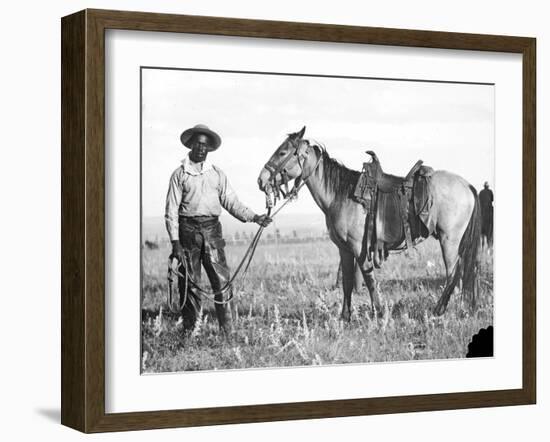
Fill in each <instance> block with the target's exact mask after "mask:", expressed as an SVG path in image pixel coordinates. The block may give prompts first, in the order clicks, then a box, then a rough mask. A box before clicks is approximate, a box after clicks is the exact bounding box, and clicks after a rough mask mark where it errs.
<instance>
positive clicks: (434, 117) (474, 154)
mask: <svg viewBox="0 0 550 442" xmlns="http://www.w3.org/2000/svg"><path fill="white" fill-rule="evenodd" d="M312 74H314V73H312ZM494 94H495V90H494V86H493V85H480V84H454V83H438V82H413V81H406V80H386V79H355V78H334V77H331V78H323V77H315V76H291V75H281V74H257V73H229V72H207V71H192V70H173V69H170V70H168V69H154V68H143V69H142V208H143V215H144V217H159V216H163V215H164V206H165V197H166V191H167V188H168V181H169V178H170V176H171V174H172V172H173V171H174V170H175V169H176V168H177V167H179V165H180V162H181V160H182V159H183V158H184V157H185V156H186V155H187V153H188V152H189V150H188V149H187V148H185V147H184V146H183V145H182V144H181V142H180V140H179V137H180V134H181V132H183V131H184V130H185V129H187V128H189V127H192V126H194V125H196V124H199V123H202V124H206V125H207V126H209V127H210V128H211V129H213V130H214V131H216V132H217V133H218V134H219V135H220V136H221V138H222V145H221V147H220V148H219V149H218V150H217V151H215V152H213V153H210V154H209V157H208V159H209V160H210V161H211V162H212V163H213V164H215V165H217V166H219V167H221V168H222V169H223V170H224V172H225V173H226V175H227V176H228V179H229V181H230V183H231V185H232V186H233V188H234V189H235V191H236V192H237V194H238V196H239V198H240V199H241V201H243V202H244V203H245V204H247V205H248V206H249V207H251V208H252V209H253V210H254V211H255V212H257V213H263V212H264V210H265V209H264V205H265V199H264V195H263V194H262V193H261V192H260V191H259V190H258V187H257V184H256V179H257V177H258V175H259V173H260V171H261V169H262V167H263V165H264V164H265V163H266V161H267V160H268V159H269V157H270V156H271V155H272V153H273V152H274V150H275V149H276V148H277V147H278V146H279V145H280V144H281V142H283V140H284V139H285V138H286V136H287V134H288V133H291V132H296V131H298V130H300V129H301V128H302V127H303V126H306V132H305V136H304V138H307V139H310V140H314V141H317V142H319V143H322V144H323V145H324V146H325V147H326V149H327V151H328V153H329V154H330V155H331V156H332V157H334V158H336V159H338V160H340V161H342V162H343V163H344V164H345V165H346V166H348V167H350V168H352V169H357V170H360V169H361V168H362V163H363V162H364V161H366V160H367V158H368V156H367V155H366V154H365V153H364V152H365V150H374V151H375V152H376V153H377V155H378V157H379V159H380V162H381V163H382V166H383V167H384V170H385V171H386V172H388V173H393V174H396V175H405V174H406V173H407V172H408V170H409V169H410V168H411V167H412V165H413V164H414V163H415V162H416V161H417V160H418V159H422V160H423V161H424V164H426V165H429V166H431V167H433V168H434V169H444V170H448V171H451V172H454V173H457V174H458V175H461V176H462V177H464V178H465V179H466V180H468V181H469V182H470V183H471V184H473V185H474V186H475V187H476V188H477V189H480V188H481V187H482V186H483V182H484V181H488V182H489V183H490V185H491V188H492V187H493V182H494V153H495V145H494V116H495V115H494V100H495V95H494ZM285 211H287V212H290V213H293V214H311V215H312V216H313V215H315V216H322V214H321V212H320V210H319V209H318V208H317V206H316V205H315V203H314V202H313V199H312V198H311V196H310V195H309V192H308V190H307V188H305V187H304V188H303V189H302V191H301V192H300V196H299V198H298V201H296V202H293V203H291V204H289V205H287V206H286V207H285ZM281 215H282V214H281ZM281 215H279V216H281ZM306 219H307V218H306Z"/></svg>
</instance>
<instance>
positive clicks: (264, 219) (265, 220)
mask: <svg viewBox="0 0 550 442" xmlns="http://www.w3.org/2000/svg"><path fill="white" fill-rule="evenodd" d="M252 221H253V222H255V223H256V224H259V225H260V226H262V227H267V226H269V225H270V224H271V221H273V220H272V219H271V218H270V217H269V216H267V215H254V218H253V219H252Z"/></svg>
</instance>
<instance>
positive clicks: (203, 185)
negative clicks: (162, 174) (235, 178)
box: [164, 156, 254, 241]
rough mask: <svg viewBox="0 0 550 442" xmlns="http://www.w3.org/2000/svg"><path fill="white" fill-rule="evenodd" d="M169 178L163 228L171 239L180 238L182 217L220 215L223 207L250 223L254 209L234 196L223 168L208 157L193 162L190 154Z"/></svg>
mask: <svg viewBox="0 0 550 442" xmlns="http://www.w3.org/2000/svg"><path fill="white" fill-rule="evenodd" d="M181 163H182V164H181V166H180V167H178V168H177V169H176V170H175V171H174V173H172V177H171V178H170V184H169V186H168V194H167V195H166V211H165V216H164V217H165V220H166V230H167V231H168V235H169V236H170V240H171V241H175V240H178V239H179V220H178V217H179V216H180V215H181V216H219V215H220V213H221V208H222V207H223V208H224V209H225V210H227V211H228V212H229V213H230V214H231V215H233V216H234V217H235V218H237V219H239V220H241V221H242V222H250V221H252V220H253V218H254V212H253V211H252V210H250V209H249V208H248V207H246V206H245V205H244V204H243V203H241V202H240V201H239V199H238V198H237V194H236V193H235V191H234V190H233V188H232V187H231V186H230V184H229V181H228V180H227V177H226V175H225V173H223V171H222V170H221V169H220V168H219V167H217V166H214V165H212V164H211V163H210V162H209V161H208V160H206V161H204V162H203V163H202V167H201V164H200V163H194V162H193V161H191V159H190V158H189V156H186V157H185V159H184V160H183V161H182V162H181Z"/></svg>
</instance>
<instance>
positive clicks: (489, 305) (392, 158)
mask: <svg viewBox="0 0 550 442" xmlns="http://www.w3.org/2000/svg"><path fill="white" fill-rule="evenodd" d="M140 79H141V81H140V87H141V90H140V100H141V114H140V117H141V122H140V123H141V127H140V130H141V134H140V139H141V337H140V339H141V373H142V374H155V373H168V372H186V371H209V370H234V369H258V368H279V367H304V366H319V365H334V364H369V363H393V362H406V361H420V360H448V359H462V358H466V357H470V356H474V357H475V356H478V357H479V356H482V357H491V356H493V354H492V345H493V343H492V336H493V335H492V333H493V328H492V327H493V317H494V294H493V248H494V247H498V246H499V245H498V244H496V245H495V244H494V242H493V206H494V204H495V202H494V201H495V197H496V196H495V192H496V189H495V188H494V187H495V186H494V183H495V85H494V84H492V83H483V82H479V83H476V82H450V81H439V80H438V79H436V78H435V79H431V78H426V79H410V78H372V77H346V76H329V75H319V74H316V73H315V72H311V73H310V74H302V73H301V74H296V73H292V72H246V71H219V70H201V69H194V68H189V67H186V66H182V67H181V68H174V67H170V68H167V67H164V66H143V67H141V73H140ZM480 336H481V337H485V338H486V339H487V340H488V341H489V342H485V343H482V344H480V345H482V347H483V348H481V350H480V349H474V344H472V342H474V341H475V342H477V343H478V344H479V342H480V339H481V338H480ZM474 337H476V339H474ZM136 339H138V337H136ZM475 342H474V343H475ZM488 349H489V350H488Z"/></svg>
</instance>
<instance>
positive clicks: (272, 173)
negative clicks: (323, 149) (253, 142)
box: [264, 138, 322, 210]
mask: <svg viewBox="0 0 550 442" xmlns="http://www.w3.org/2000/svg"><path fill="white" fill-rule="evenodd" d="M287 143H289V144H290V145H291V148H290V149H289V151H288V153H287V154H286V156H285V157H284V158H283V160H282V161H280V162H279V163H275V161H274V160H273V159H270V160H269V161H268V162H267V163H265V165H264V168H265V169H266V170H267V171H268V172H269V178H268V180H267V182H268V184H267V185H266V186H265V189H264V191H265V194H266V207H267V208H268V209H269V208H272V207H273V206H274V205H275V204H276V202H277V200H278V199H279V198H280V196H281V195H282V197H283V199H287V200H288V199H289V198H290V199H292V198H293V197H296V196H297V195H298V191H299V190H300V189H301V188H302V186H303V185H304V184H305V183H306V182H307V180H308V179H309V178H310V177H311V176H312V175H313V174H314V173H315V171H316V170H317V167H318V166H319V163H320V162H321V159H322V155H319V159H318V160H317V163H316V164H315V167H314V168H313V169H312V171H311V173H310V174H309V175H308V176H307V177H306V178H304V177H303V176H302V175H303V173H304V162H305V160H306V158H307V156H308V155H309V149H310V148H312V147H313V146H312V145H311V144H309V141H307V140H303V139H301V138H300V139H298V140H287ZM303 143H305V144H307V147H306V148H305V149H304V150H303V151H302V152H300V148H301V147H302V144H303ZM293 158H296V161H297V163H298V166H300V169H301V170H302V172H301V173H300V175H298V176H296V177H295V178H294V183H295V184H294V188H293V189H292V190H289V188H288V183H289V181H290V180H291V179H292V178H291V177H290V176H289V175H288V171H287V168H286V166H287V164H288V163H289V161H290V160H291V159H293ZM277 175H280V176H281V181H280V183H277ZM297 183H299V184H297ZM283 186H284V189H283ZM281 208H282V207H281ZM281 208H280V209H281ZM280 209H279V210H280Z"/></svg>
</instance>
